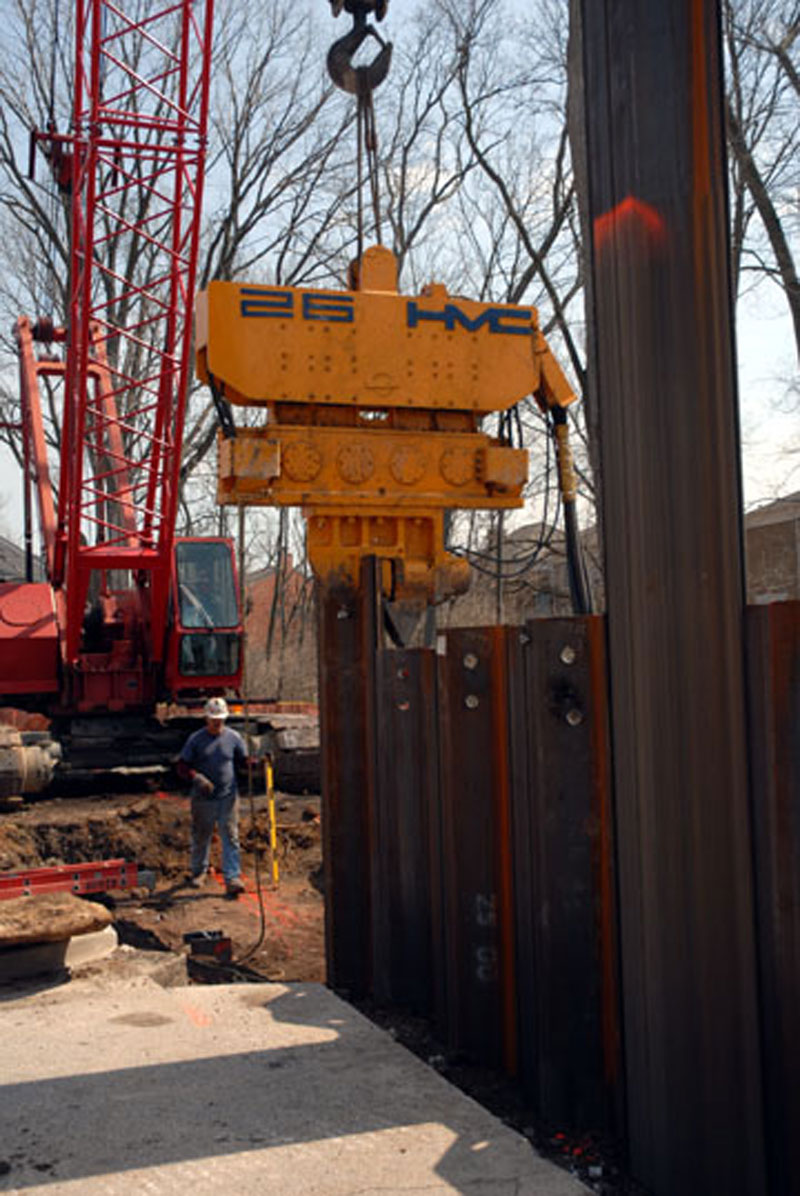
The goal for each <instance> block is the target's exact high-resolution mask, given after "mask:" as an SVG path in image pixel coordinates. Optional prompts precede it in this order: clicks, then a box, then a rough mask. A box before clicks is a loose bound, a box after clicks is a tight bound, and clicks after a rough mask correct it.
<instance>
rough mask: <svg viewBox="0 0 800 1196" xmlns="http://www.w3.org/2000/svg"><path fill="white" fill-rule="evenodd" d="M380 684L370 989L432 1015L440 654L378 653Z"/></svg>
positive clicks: (418, 651) (423, 651) (420, 651)
mask: <svg viewBox="0 0 800 1196" xmlns="http://www.w3.org/2000/svg"><path fill="white" fill-rule="evenodd" d="M376 688H377V718H376V737H377V738H376V742H377V751H376V764H377V767H376V775H375V808H374V816H373V821H372V827H373V836H372V879H373V890H372V930H373V937H372V958H373V993H374V996H375V999H376V1001H378V1002H387V1003H388V1002H393V1003H396V1004H399V1005H402V1006H404V1007H405V1008H408V1009H410V1010H412V1011H413V1012H415V1013H421V1014H429V1013H431V1012H432V1010H433V1007H434V990H433V983H434V979H433V978H434V965H433V959H432V951H433V941H434V935H435V934H437V933H438V927H439V925H440V917H439V915H438V911H437V910H436V909H435V907H434V895H433V893H432V890H431V877H432V876H433V875H436V873H437V871H438V862H437V861H438V849H439V832H438V813H439V808H438V785H439V776H438V765H439V753H438V727H437V710H436V656H435V653H434V652H433V651H431V650H430V649H425V648H417V649H397V650H386V651H382V652H379V653H378V656H377V659H376Z"/></svg>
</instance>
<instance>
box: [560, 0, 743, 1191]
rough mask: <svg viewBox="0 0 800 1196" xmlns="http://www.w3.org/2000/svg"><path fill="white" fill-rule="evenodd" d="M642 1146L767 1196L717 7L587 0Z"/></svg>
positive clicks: (608, 537)
mask: <svg viewBox="0 0 800 1196" xmlns="http://www.w3.org/2000/svg"><path fill="white" fill-rule="evenodd" d="M581 12H582V20H583V39H584V54H583V65H584V87H585V120H586V136H587V163H588V182H589V204H590V212H589V214H590V218H591V227H592V245H591V249H592V263H591V264H592V275H593V299H594V310H593V312H592V313H591V314H592V318H593V322H594V331H595V344H596V362H595V363H593V364H594V365H595V367H596V384H597V395H598V400H597V403H598V417H599V425H600V465H601V484H602V488H601V498H602V513H603V526H604V529H605V564H606V570H605V578H606V596H607V608H608V631H609V693H610V716H611V735H612V757H613V767H614V792H615V820H616V842H617V845H618V877H619V893H620V903H619V908H620V934H621V944H620V950H621V957H622V993H623V1025H624V1058H625V1068H626V1081H627V1095H628V1101H627V1108H628V1127H627V1128H628V1143H629V1148H630V1164H631V1169H632V1171H633V1174H634V1175H635V1176H636V1177H637V1178H638V1179H639V1180H641V1181H642V1182H643V1183H644V1184H645V1186H646V1187H647V1188H648V1190H651V1191H652V1192H653V1194H654V1196H675V1193H678V1192H679V1193H681V1196H695V1194H696V1196H708V1193H710V1192H720V1193H722V1192H724V1193H725V1196H759V1194H760V1193H762V1192H764V1191H765V1169H764V1168H765V1164H764V1149H763V1121H762V1116H763V1110H762V1093H761V1058H760V1045H761V1044H760V1032H759V1004H758V988H757V966H756V965H757V954H756V941H755V932H754V914H753V900H754V889H753V856H752V834H751V823H750V810H749V797H748V762H747V728H746V706H745V678H744V650H743V621H744V597H743V592H744V586H743V567H742V553H741V492H740V479H739V468H740V467H739V445H738V435H737V433H738V426H737V408H736V386H735V360H734V349H733V336H732V329H731V299H730V279H729V266H728V242H727V214H726V199H725V146H724V127H723V125H724V122H723V110H722V94H723V93H722V78H721V74H722V62H721V52H720V9H719V4H718V3H717V2H716V0H675V2H674V3H671V4H668V5H666V6H664V5H654V4H652V3H650V2H649V0H591V2H589V0H583V3H582V4H581Z"/></svg>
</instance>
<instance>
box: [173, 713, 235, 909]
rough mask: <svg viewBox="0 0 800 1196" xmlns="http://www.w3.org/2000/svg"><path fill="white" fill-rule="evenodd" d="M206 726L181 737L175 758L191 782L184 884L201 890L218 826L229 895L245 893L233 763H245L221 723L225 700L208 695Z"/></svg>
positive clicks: (232, 735) (232, 733)
mask: <svg viewBox="0 0 800 1196" xmlns="http://www.w3.org/2000/svg"><path fill="white" fill-rule="evenodd" d="M204 714H205V726H204V727H201V728H200V730H199V731H195V732H194V733H193V734H192V735H190V736H189V738H188V739H187V740H186V743H185V744H184V746H183V751H182V752H181V755H180V759H179V761H178V774H179V776H181V777H182V778H183V779H184V780H187V781H190V782H191V786H192V790H191V792H192V854H191V875H190V877H189V884H190V885H191V886H192V888H197V889H199V888H201V887H202V885H203V884H204V882H205V879H206V877H207V875H208V860H209V853H210V850H211V836H212V834H213V833H214V827H215V826H218V827H219V833H220V838H221V839H222V873H223V876H224V877H225V890H226V892H227V894H228V896H229V897H238V896H239V894H240V893H244V892H245V886H244V883H243V881H242V877H241V864H240V853H239V793H238V788H237V784H236V765H237V764H244V763H246V761H247V752H246V750H245V745H244V740H243V739H242V737H241V735H239V734H238V733H237V732H236V731H234V730H233V728H232V727H227V726H226V725H225V720H226V719H227V717H228V714H229V711H228V704H227V702H226V701H225V699H224V698H209V699H208V701H207V702H206V704H205V710H204Z"/></svg>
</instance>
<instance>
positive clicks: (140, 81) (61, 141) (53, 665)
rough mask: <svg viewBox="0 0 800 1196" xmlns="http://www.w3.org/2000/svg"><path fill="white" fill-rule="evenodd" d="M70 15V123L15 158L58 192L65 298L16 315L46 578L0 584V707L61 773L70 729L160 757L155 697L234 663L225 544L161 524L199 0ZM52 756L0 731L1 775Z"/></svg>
mask: <svg viewBox="0 0 800 1196" xmlns="http://www.w3.org/2000/svg"><path fill="white" fill-rule="evenodd" d="M74 24H75V70H74V80H73V83H74V101H73V114H72V124H71V128H70V130H69V132H67V133H59V132H57V131H56V130H55V129H54V128H53V127H50V128H48V129H47V130H45V131H42V132H35V133H34V134H33V135H32V153H31V171H33V163H34V155H35V151H36V150H37V149H38V150H39V151H41V152H42V153H43V154H44V157H45V158H46V159H47V161H48V163H49V166H50V168H51V171H52V174H53V177H54V179H55V184H56V186H57V187H58V188H59V190H60V191H61V193H62V194H63V195H64V196H66V197H68V203H69V210H70V221H71V229H70V266H69V303H68V311H67V313H66V321H65V323H64V325H63V326H62V325H57V324H55V323H54V322H53V321H52V320H50V319H40V320H32V319H30V318H28V317H26V316H22V317H20V318H19V320H18V321H17V323H16V328H15V333H16V339H17V345H18V351H19V365H20V402H21V424H22V443H23V453H24V468H23V473H24V479H25V492H26V510H27V512H28V515H27V519H26V522H27V524H28V526H29V525H30V508H31V498H30V495H31V488H33V489H35V493H36V498H37V502H38V511H39V522H40V528H41V535H42V542H43V562H44V573H45V580H44V581H34V580H33V578H32V577H31V576H30V575H29V576H28V577H27V580H26V581H25V582H24V583H21V584H16V583H5V584H3V585H0V647H1V649H2V650H1V651H0V702H2V703H4V704H5V705H7V706H8V705H11V706H15V707H20V706H21V707H24V708H28V709H30V708H33V709H38V710H42V711H44V712H45V713H47V714H48V715H49V716H50V717H51V718H52V719H53V720H54V726H56V727H57V728H58V732H59V733H58V735H57V738H58V739H59V740H60V741H61V742H62V744H65V745H67V747H69V748H70V750H71V765H72V766H73V767H75V766H76V762H77V761H78V757H79V756H80V748H79V746H78V744H79V742H80V743H82V744H83V745H84V747H85V748H86V751H87V752H88V753H89V754H90V755H93V757H94V758H96V757H97V756H98V753H99V754H100V755H103V753H104V752H105V754H106V755H109V754H110V756H111V758H112V762H116V763H127V764H131V763H133V764H136V763H146V762H149V761H150V759H151V758H154V757H161V758H162V759H163V752H164V745H163V743H162V742H161V741H160V740H158V737H157V736H156V738H155V740H154V738H153V721H152V715H153V712H154V710H155V707H156V704H157V703H158V702H163V701H175V700H181V701H183V702H186V701H191V700H192V699H199V698H201V697H202V696H203V695H205V694H207V693H209V692H214V693H218V692H221V691H223V690H231V689H233V690H235V689H236V688H237V687H238V685H239V683H240V680H241V670H242V664H241V655H242V649H241V640H242V623H241V613H240V609H239V601H238V592H237V583H236V571H235V560H234V554H233V545H232V544H231V542H230V541H227V540H225V539H223V538H220V537H217V538H209V539H199V538H176V535H175V527H176V518H177V510H178V498H179V481H180V463H181V449H182V444H183V436H184V421H185V412H186V402H187V393H188V386H189V380H190V364H191V353H190V349H191V337H192V321H191V304H192V298H193V294H194V286H195V276H196V272H197V257H198V237H199V228H200V213H201V204H202V196H203V174H204V158H205V145H206V133H207V123H208V95H209V72H210V55H211V35H212V24H213V0H153V2H152V3H150V4H148V5H147V6H142V5H133V4H126V3H118V2H116V3H111V2H110V0H75V4H74ZM51 386H57V387H58V388H59V390H60V393H61V395H62V397H63V408H62V418H61V444H60V454H59V458H58V464H57V487H56V489H57V500H55V501H54V498H53V493H54V486H53V481H54V477H53V471H52V470H51V463H50V460H49V455H48V449H47V443H46V437H45V423H44V419H43V413H42V405H43V403H42V393H43V388H45V387H51ZM78 728H80V730H78ZM8 739H9V737H8V734H6V740H7V741H8ZM137 747H138V752H137ZM59 755H60V753H59V747H58V745H56V744H53V743H52V742H48V743H47V744H46V746H45V747H43V746H42V744H41V743H37V744H35V745H32V746H30V747H29V748H27V750H26V745H24V744H21V743H17V742H14V741H13V737H12V739H11V741H10V743H9V748H8V750H7V751H6V753H5V756H4V755H3V753H2V751H0V778H2V779H0V787H2V788H3V789H5V791H6V792H9V791H12V792H13V791H19V790H20V789H25V788H26V787H27V788H29V787H34V788H37V787H38V788H40V787H42V785H43V784H44V783H46V779H47V777H48V775H52V771H53V768H54V767H57V766H58V764H59ZM87 762H88V760H87ZM67 763H70V760H69V759H65V760H63V761H62V763H61V766H62V767H64V765H65V764H67Z"/></svg>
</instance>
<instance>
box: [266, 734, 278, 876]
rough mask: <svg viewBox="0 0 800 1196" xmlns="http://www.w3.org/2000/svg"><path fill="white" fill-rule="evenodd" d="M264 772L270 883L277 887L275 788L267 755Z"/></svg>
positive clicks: (270, 763)
mask: <svg viewBox="0 0 800 1196" xmlns="http://www.w3.org/2000/svg"><path fill="white" fill-rule="evenodd" d="M264 772H265V773H266V778H267V808H268V810H269V858H270V863H271V865H272V883H273V885H275V887H276V888H277V887H278V878H279V874H278V826H277V821H276V818H275V788H274V781H273V774H272V761H271V760H270V758H269V756H268V757H267V759H266V760H265V761H264Z"/></svg>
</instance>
